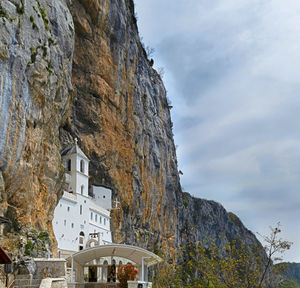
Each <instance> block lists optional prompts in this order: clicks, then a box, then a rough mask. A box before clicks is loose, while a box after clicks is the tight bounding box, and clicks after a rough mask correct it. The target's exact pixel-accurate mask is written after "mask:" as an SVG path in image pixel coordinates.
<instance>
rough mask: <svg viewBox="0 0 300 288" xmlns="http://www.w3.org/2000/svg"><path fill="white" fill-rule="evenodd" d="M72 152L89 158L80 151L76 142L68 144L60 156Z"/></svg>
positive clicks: (71, 153)
mask: <svg viewBox="0 0 300 288" xmlns="http://www.w3.org/2000/svg"><path fill="white" fill-rule="evenodd" d="M73 154H78V155H80V156H81V157H82V158H84V159H86V160H89V158H88V157H87V156H86V155H85V154H84V153H83V152H82V150H81V149H80V148H79V146H78V145H77V144H76V145H73V146H69V147H67V148H66V149H64V150H63V151H62V153H61V156H67V155H73Z"/></svg>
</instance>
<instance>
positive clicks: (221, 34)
mask: <svg viewBox="0 0 300 288" xmlns="http://www.w3.org/2000/svg"><path fill="white" fill-rule="evenodd" d="M137 8H138V15H139V22H138V24H139V27H140V30H141V33H142V35H143V37H144V41H145V42H146V44H147V45H150V46H154V48H155V50H156V55H155V56H156V57H155V65H156V67H158V66H161V65H162V66H164V67H165V72H166V73H165V84H166V87H167V90H168V92H169V93H168V97H169V98H170V99H171V100H172V102H173V105H174V108H173V109H172V117H173V122H174V127H175V130H174V133H175V141H176V144H178V145H179V146H178V149H177V155H178V158H179V166H180V169H181V170H182V171H183V172H184V175H183V176H182V179H181V182H182V185H183V186H184V188H185V190H188V191H189V192H191V194H193V195H196V196H199V197H202V198H208V199H213V200H216V201H218V202H221V203H222V204H223V205H224V206H225V208H226V209H228V210H232V211H233V212H235V213H236V214H238V215H239V216H240V217H241V219H242V220H243V221H244V223H245V224H246V225H247V226H248V227H249V228H251V229H252V230H254V231H261V232H262V233H265V232H268V228H267V227H268V226H269V225H274V224H275V223H276V222H277V221H279V220H281V221H282V222H283V225H284V228H285V229H284V230H285V231H286V232H285V236H287V238H289V239H290V240H291V241H294V242H295V244H294V251H295V253H294V254H293V253H290V254H288V256H287V257H289V258H286V259H288V260H291V261H298V262H300V253H299V252H300V242H299V240H298V235H296V233H295V232H294V231H296V230H298V231H299V229H300V227H299V226H300V224H298V222H299V220H298V219H299V217H300V193H299V187H300V161H299V159H300V125H299V111H300V98H299V94H300V86H299V62H300V18H299V12H300V2H295V1H293V0H286V1H284V2H283V1H280V0H263V1H261V0H259V1H258V0H255V1H251V2H249V1H246V0H244V1H235V0H219V1H209V0H187V1H171V0H164V1H158V0H151V1H149V0H139V1H138V3H137ZM264 227H265V228H264Z"/></svg>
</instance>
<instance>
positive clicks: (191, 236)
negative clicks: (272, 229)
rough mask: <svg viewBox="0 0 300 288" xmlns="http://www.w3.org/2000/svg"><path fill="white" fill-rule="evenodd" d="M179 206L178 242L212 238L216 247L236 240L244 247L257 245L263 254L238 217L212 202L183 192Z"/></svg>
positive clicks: (182, 243) (252, 235) (253, 236)
mask: <svg viewBox="0 0 300 288" xmlns="http://www.w3.org/2000/svg"><path fill="white" fill-rule="evenodd" d="M182 196H183V197H182V199H183V202H182V206H181V207H180V209H179V213H178V218H179V226H178V229H179V231H180V232H179V233H180V235H181V237H180V240H181V245H182V246H185V245H186V244H187V243H188V242H192V243H194V242H196V241H199V242H202V240H204V239H206V240H214V241H215V242H216V244H217V245H218V247H224V246H225V244H226V243H227V242H231V241H232V240H235V239H239V240H241V241H242V242H243V243H244V245H245V246H246V247H252V248H253V247H255V246H257V245H258V247H260V250H261V251H262V257H264V249H263V247H262V246H261V244H260V243H259V242H258V240H257V239H256V237H255V235H254V234H253V233H252V232H251V231H250V230H248V229H247V228H246V227H245V226H244V225H243V223H242V222H241V220H240V219H239V218H238V217H237V216H236V215H235V214H233V213H231V212H227V211H226V210H225V209H224V207H223V206H222V205H221V204H219V203H217V202H214V201H209V200H204V199H199V198H195V197H192V196H191V195H190V194H188V193H183V194H182Z"/></svg>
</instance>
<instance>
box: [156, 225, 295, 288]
mask: <svg viewBox="0 0 300 288" xmlns="http://www.w3.org/2000/svg"><path fill="white" fill-rule="evenodd" d="M279 225H280V224H279V223H278V225H277V227H275V228H271V234H270V236H263V239H264V241H265V242H266V246H265V247H264V248H265V252H266V253H264V252H263V250H262V249H261V246H260V245H254V246H252V247H246V246H245V245H244V244H243V243H241V241H239V240H238V239H236V240H233V241H231V242H228V243H227V244H225V246H224V247H223V248H220V247H218V246H217V245H216V243H215V242H214V241H203V242H201V243H195V244H189V245H188V246H187V247H185V249H184V251H183V250H182V252H181V255H180V257H179V258H180V260H179V261H178V263H177V264H172V265H170V264H163V265H162V267H161V268H160V271H159V275H158V277H156V278H155V279H154V287H156V288H161V287H174V288H177V287H196V288H197V287H198V288H275V287H276V288H277V287H294V286H283V285H289V284H288V282H285V284H283V283H282V280H283V279H282V276H280V269H282V268H283V267H281V266H276V267H275V266H273V261H274V260H277V259H278V258H275V256H276V254H278V253H283V252H284V251H286V250H287V249H289V248H290V246H291V243H290V242H287V241H283V240H282V239H281V238H279V236H278V234H279V233H280V232H281V230H280V228H279Z"/></svg>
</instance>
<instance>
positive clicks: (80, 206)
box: [79, 205, 82, 215]
mask: <svg viewBox="0 0 300 288" xmlns="http://www.w3.org/2000/svg"><path fill="white" fill-rule="evenodd" d="M79 212H80V215H82V205H80V211H79Z"/></svg>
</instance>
